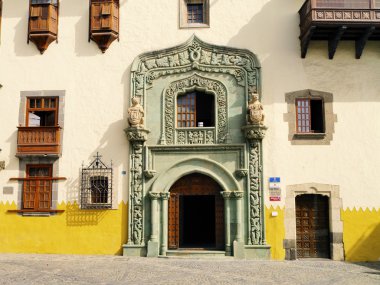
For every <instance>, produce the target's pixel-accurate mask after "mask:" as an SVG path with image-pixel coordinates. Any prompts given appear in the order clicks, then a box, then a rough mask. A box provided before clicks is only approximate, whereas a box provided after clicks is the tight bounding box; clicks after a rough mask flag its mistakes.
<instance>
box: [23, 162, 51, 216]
mask: <svg viewBox="0 0 380 285" xmlns="http://www.w3.org/2000/svg"><path fill="white" fill-rule="evenodd" d="M52 182H53V179H52V165H50V164H49V165H27V166H26V179H25V180H24V184H23V209H24V210H36V211H38V210H49V209H50V207H51V193H52Z"/></svg>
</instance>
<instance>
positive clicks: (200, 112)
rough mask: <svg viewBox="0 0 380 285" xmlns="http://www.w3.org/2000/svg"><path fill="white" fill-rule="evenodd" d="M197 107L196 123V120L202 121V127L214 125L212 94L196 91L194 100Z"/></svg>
mask: <svg viewBox="0 0 380 285" xmlns="http://www.w3.org/2000/svg"><path fill="white" fill-rule="evenodd" d="M196 102H197V103H196V104H197V106H196V109H197V125H198V122H203V126H204V127H214V126H215V104H214V96H212V95H211V94H207V93H204V94H200V93H198V92H197V100H196Z"/></svg>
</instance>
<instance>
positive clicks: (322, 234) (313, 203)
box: [296, 195, 330, 258]
mask: <svg viewBox="0 0 380 285" xmlns="http://www.w3.org/2000/svg"><path fill="white" fill-rule="evenodd" d="M328 202H329V201H328V197H324V196H322V195H301V196H297V197H296V231H297V257H299V258H307V257H319V258H329V257H330V238H329V205H328V204H329V203H328Z"/></svg>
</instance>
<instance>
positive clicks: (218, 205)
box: [168, 174, 225, 249]
mask: <svg viewBox="0 0 380 285" xmlns="http://www.w3.org/2000/svg"><path fill="white" fill-rule="evenodd" d="M221 191H222V189H221V188H220V186H219V184H218V183H216V182H215V181H214V180H213V179H212V178H210V177H208V176H206V175H202V174H191V175H187V176H185V177H182V178H181V179H179V180H178V181H177V182H176V183H175V184H174V185H173V186H172V188H171V189H170V199H169V209H168V212H169V216H168V247H169V249H177V248H179V247H181V239H180V237H181V234H182V235H183V232H182V231H181V227H182V226H183V224H182V223H181V215H180V213H181V210H183V209H181V208H180V206H181V203H180V200H181V197H184V196H202V195H208V196H210V195H211V196H214V199H215V204H214V207H215V246H214V247H215V248H218V249H222V248H224V236H225V235H224V200H223V197H222V195H221V194H220V192H221Z"/></svg>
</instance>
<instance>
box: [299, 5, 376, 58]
mask: <svg viewBox="0 0 380 285" xmlns="http://www.w3.org/2000/svg"><path fill="white" fill-rule="evenodd" d="M299 15H300V29H301V34H300V40H301V57H302V58H305V57H306V53H307V49H308V46H309V43H310V41H311V40H327V41H328V55H329V59H332V58H333V57H334V54H335V51H336V48H337V46H338V43H339V41H340V40H351V41H355V50H356V55H355V56H356V58H357V59H359V58H360V57H361V55H362V53H363V49H364V47H365V44H366V42H367V41H368V40H380V0H307V1H305V3H304V4H303V5H302V7H301V9H300V10H299Z"/></svg>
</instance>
